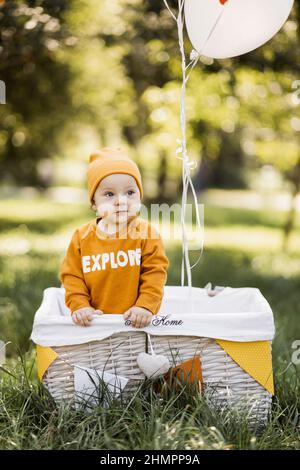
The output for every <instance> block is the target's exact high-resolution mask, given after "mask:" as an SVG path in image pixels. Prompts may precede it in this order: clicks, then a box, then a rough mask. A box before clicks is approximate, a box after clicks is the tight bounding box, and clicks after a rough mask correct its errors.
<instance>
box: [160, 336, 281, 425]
mask: <svg viewBox="0 0 300 470" xmlns="http://www.w3.org/2000/svg"><path fill="white" fill-rule="evenodd" d="M151 343H152V348H153V350H154V352H155V354H164V355H166V356H167V357H168V358H169V361H170V362H171V364H172V365H177V364H180V363H181V362H184V361H186V360H187V359H190V358H192V357H194V356H200V359H201V369H202V376H203V382H204V395H205V397H206V398H207V400H208V401H209V403H210V404H211V406H213V407H214V408H216V409H217V410H219V411H221V410H224V411H225V410H228V409H233V408H234V409H236V410H237V411H238V412H241V413H243V414H244V415H245V416H246V417H247V421H248V423H249V425H250V427H251V428H255V427H261V426H264V425H265V424H266V423H267V420H268V416H269V413H270V409H271V403H272V395H271V394H270V393H269V392H268V391H267V390H266V389H265V388H264V387H262V386H261V385H260V384H259V383H258V382H256V380H255V379H253V378H252V377H251V376H250V375H249V374H247V373H246V372H245V371H244V370H243V369H242V368H241V367H240V366H239V365H238V364H237V363H236V362H234V361H233V359H232V358H231V357H230V356H229V355H228V354H227V353H226V351H224V349H222V348H221V347H220V346H219V345H218V344H217V343H216V341H215V340H214V339H211V338H199V337H197V336H153V335H151Z"/></svg>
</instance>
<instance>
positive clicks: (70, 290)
mask: <svg viewBox="0 0 300 470" xmlns="http://www.w3.org/2000/svg"><path fill="white" fill-rule="evenodd" d="M60 280H61V282H62V284H63V286H64V288H65V290H66V295H65V300H66V305H67V307H69V309H70V310H71V312H72V313H73V312H74V311H75V310H78V309H79V308H82V307H90V294H89V289H88V287H87V285H86V283H85V280H84V277H83V271H82V264H81V251H80V243H79V237H78V230H76V231H75V232H74V234H73V236H72V239H71V242H70V244H69V247H68V249H67V253H66V255H65V257H64V259H63V261H62V264H61V267H60Z"/></svg>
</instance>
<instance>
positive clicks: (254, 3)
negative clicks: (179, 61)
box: [184, 0, 294, 59]
mask: <svg viewBox="0 0 300 470" xmlns="http://www.w3.org/2000/svg"><path fill="white" fill-rule="evenodd" d="M293 3H294V0H185V8H184V10H185V21H186V27H187V32H188V35H189V37H190V40H191V42H192V44H193V47H194V48H195V49H196V51H197V52H198V53H199V54H202V55H204V56H207V57H211V58H215V59H225V58H230V57H236V56H238V55H242V54H245V53H246V52H250V51H252V50H254V49H256V48H257V47H260V46H262V45H263V44H265V43H266V42H267V41H269V39H271V38H272V37H273V36H275V34H276V33H277V32H278V31H279V30H280V29H281V27H282V26H283V24H284V23H285V21H286V20H287V18H288V16H289V14H290V12H291V9H292V7H293Z"/></svg>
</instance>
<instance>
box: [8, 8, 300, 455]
mask: <svg viewBox="0 0 300 470" xmlns="http://www.w3.org/2000/svg"><path fill="white" fill-rule="evenodd" d="M169 3H170V5H171V6H172V7H173V8H174V9H175V8H176V6H177V2H176V1H175V0H173V1H170V2H169ZM299 28H300V7H299V5H298V2H295V5H294V8H293V11H292V14H291V16H290V18H289V20H288V21H287V22H286V24H285V25H284V27H283V29H282V30H281V31H280V32H279V33H278V34H277V35H276V36H275V37H274V38H273V39H272V40H271V41H269V42H268V43H267V44H266V45H265V46H263V47H261V48H259V49H258V50H256V51H253V52H252V53H249V54H246V55H244V56H242V57H238V58H235V59H227V60H222V61H218V60H211V59H208V58H206V57H201V59H200V61H199V63H198V65H197V66H196V67H195V69H194V70H193V72H192V74H191V77H190V80H189V82H188V87H187V98H186V102H187V121H188V122H187V138H188V148H189V156H190V158H191V159H192V160H196V161H197V168H196V170H194V171H193V173H192V175H193V183H194V186H195V188H196V190H197V194H198V202H199V203H200V204H204V223H205V247H204V253H203V256H202V258H201V261H200V263H199V264H198V265H197V267H196V268H195V269H194V270H193V285H194V286H196V287H204V285H205V284H206V283H207V282H212V283H213V284H214V285H221V286H231V287H243V286H249V287H258V288H259V289H260V290H261V292H262V293H263V295H264V296H265V297H266V298H267V300H268V301H269V303H270V304H271V307H272V309H273V311H274V315H275V322H276V329H277V333H276V338H275V341H274V344H273V354H274V369H275V385H276V391H277V397H276V398H275V400H274V405H273V418H272V422H271V424H270V427H268V429H267V430H266V431H265V433H264V434H263V436H261V437H255V436H253V435H251V434H249V433H248V432H247V431H246V430H245V429H243V430H241V428H239V429H237V428H236V427H233V426H231V425H230V422H225V421H224V422H220V420H219V418H218V416H213V415H212V414H210V412H209V411H208V410H206V409H204V408H203V407H204V405H203V404H201V407H202V408H201V410H200V411H201V412H200V414H197V415H196V418H195V416H194V415H193V413H192V412H191V411H189V408H187V409H186V408H184V410H185V411H184V413H183V412H182V406H183V405H182V403H178V402H176V400H175V401H174V404H173V405H174V406H173V407H172V408H171V407H167V408H166V406H164V407H163V406H162V405H161V406H155V404H152V405H151V404H150V405H149V406H150V408H149V410H148V416H150V418H151V419H150V421H149V420H145V419H144V416H145V410H144V409H143V406H146V405H147V406H148V404H146V405H145V403H144V404H143V403H142V404H140V405H141V408H139V407H136V404H135V407H134V413H133V416H132V415H131V414H130V409H129V410H127V415H126V420H125V421H126V423H127V424H126V425H124V426H123V425H122V423H124V422H125V421H124V419H125V418H124V419H123V421H122V422H121V421H120V420H117V423H118V426H117V425H116V424H115V423H116V416H118V417H120V416H121V415H122V410H116V409H114V410H108V411H105V413H104V412H103V413H102V414H101V413H100V411H98V415H97V412H96V414H94V415H92V416H90V417H85V418H83V417H82V416H79V417H78V415H74V414H72V413H69V412H66V411H61V410H56V409H55V407H54V405H53V404H51V403H50V402H49V397H45V395H44V392H43V390H41V389H40V387H39V384H38V381H37V378H36V371H35V364H34V348H33V345H32V344H31V342H30V340H29V336H30V332H31V328H32V322H33V317H34V314H35V311H36V310H37V308H38V306H39V305H40V303H41V300H42V294H43V290H44V289H45V288H47V287H49V286H60V281H59V277H58V273H59V265H60V262H61V260H62V257H63V255H64V252H65V250H66V247H67V244H68V242H69V240H70V236H71V234H72V232H73V230H74V229H75V228H76V227H77V226H78V225H79V224H82V223H84V222H86V221H88V220H90V219H91V218H93V217H94V214H93V212H92V211H91V209H90V207H89V203H88V198H87V192H86V186H85V184H86V182H85V171H86V164H87V159H88V156H89V154H90V153H91V151H93V150H94V149H95V148H99V147H102V146H122V147H123V148H124V149H125V150H127V151H128V152H129V153H130V155H131V156H132V158H134V159H135V161H136V162H137V163H138V165H139V167H140V169H141V172H142V177H143V184H144V189H145V198H144V200H143V202H144V204H146V205H148V206H149V207H150V204H151V203H159V204H162V203H164V202H167V203H169V204H173V203H175V202H177V203H180V202H181V198H180V195H181V190H182V181H181V172H182V168H181V160H179V159H177V158H176V148H177V146H178V143H177V139H178V138H180V122H179V101H180V87H181V59H180V54H179V49H178V40H177V29H176V24H175V23H174V21H173V20H172V18H171V16H170V14H169V12H168V11H167V9H166V8H165V6H164V4H163V1H162V0H151V1H142V0H101V2H99V1H96V0H48V1H43V0H39V1H27V2H24V1H5V2H1V5H0V80H3V81H4V83H5V85H6V104H1V105H0V120H1V127H0V194H1V201H0V224H1V225H0V226H1V231H0V256H1V258H0V267H1V268H0V269H1V271H0V275H1V283H0V336H1V338H0V339H1V340H3V341H5V342H6V341H10V342H11V344H9V345H7V364H6V365H5V368H6V372H4V371H3V370H2V372H0V374H1V387H0V390H1V391H0V401H1V404H0V447H1V448H10V449H14V448H62V449H69V448H80V449H83V448H98V449H99V448H108V449H109V448H116V449H125V448H136V449H137V448H149V449H151V448H156V449H183V448H187V449H189V448H192V449H202V448H258V449H263V448H286V449H292V448H293V449H295V448H296V449H299V448H300V442H299V412H300V404H299V400H300V398H299V397H300V394H299V365H298V366H297V365H296V364H294V363H292V362H291V358H292V354H293V352H294V350H293V345H294V344H295V343H294V342H295V341H296V340H300V326H299V325H300V322H299V311H300V306H299V300H300V295H299V293H300V217H299V211H300V195H299V190H300V150H299V139H300V137H299V136H300V134H299V133H300V94H299V90H300V29H299ZM185 45H186V53H187V55H188V54H189V53H190V51H191V48H192V47H191V44H190V42H189V40H188V38H187V37H186V41H185ZM165 247H166V251H167V255H168V257H169V259H170V269H169V273H168V281H167V283H168V284H169V285H180V272H181V244H180V242H178V241H177V242H172V243H171V242H170V243H168V240H165ZM198 254H199V253H198V252H191V261H192V262H193V260H196V259H197V256H198ZM10 374H12V375H10ZM151 406H152V407H151ZM166 409H167V411H166ZM113 413H115V415H114V414H113ZM118 413H119V414H118ZM191 413H192V415H193V419H192V418H191V416H192V415H191ZM122 416H123V415H122ZM93 420H94V421H93ZM131 420H133V421H131ZM99 423H100V424H99ZM120 423H121V425H120ZM92 424H93V426H92ZM141 426H142V428H143V430H144V432H143V433H141V432H140V431H138V430H137V429H139V430H140V429H141ZM134 430H136V432H135V431H134Z"/></svg>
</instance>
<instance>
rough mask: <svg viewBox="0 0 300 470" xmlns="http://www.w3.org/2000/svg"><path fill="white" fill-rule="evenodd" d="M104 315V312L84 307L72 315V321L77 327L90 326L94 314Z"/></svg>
mask: <svg viewBox="0 0 300 470" xmlns="http://www.w3.org/2000/svg"><path fill="white" fill-rule="evenodd" d="M94 313H96V314H98V315H103V312H102V310H95V309H94V308H93V307H83V308H79V309H78V310H75V311H74V312H73V313H72V320H73V322H74V323H76V325H81V326H90V324H91V321H92V319H93V314H94Z"/></svg>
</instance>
